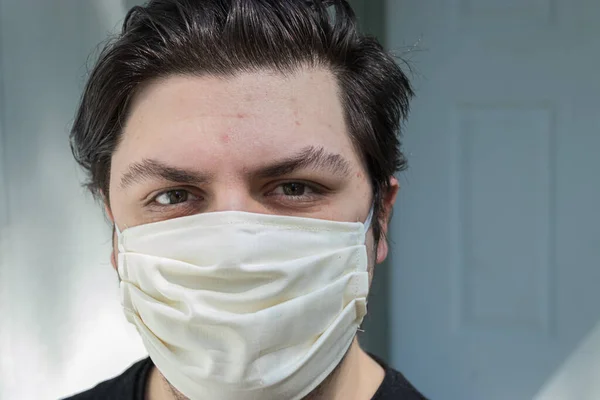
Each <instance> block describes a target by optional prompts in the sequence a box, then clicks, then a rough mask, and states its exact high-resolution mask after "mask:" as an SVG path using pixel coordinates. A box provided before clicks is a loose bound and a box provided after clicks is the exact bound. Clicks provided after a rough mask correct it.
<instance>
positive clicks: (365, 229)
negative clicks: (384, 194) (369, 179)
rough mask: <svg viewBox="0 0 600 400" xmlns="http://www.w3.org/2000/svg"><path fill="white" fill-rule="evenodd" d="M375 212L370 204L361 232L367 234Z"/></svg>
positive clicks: (358, 329)
mask: <svg viewBox="0 0 600 400" xmlns="http://www.w3.org/2000/svg"><path fill="white" fill-rule="evenodd" d="M374 214H375V204H372V205H371V209H370V210H369V215H367V219H366V220H365V222H364V223H363V234H365V235H366V234H367V232H368V231H369V229H370V228H371V224H372V223H373V216H374ZM356 330H357V331H358V332H364V331H365V330H364V329H361V327H360V326H359V327H358V328H356Z"/></svg>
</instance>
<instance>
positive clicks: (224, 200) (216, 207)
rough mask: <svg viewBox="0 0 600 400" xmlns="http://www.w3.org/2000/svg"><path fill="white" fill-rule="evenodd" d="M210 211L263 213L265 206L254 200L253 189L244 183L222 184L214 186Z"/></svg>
mask: <svg viewBox="0 0 600 400" xmlns="http://www.w3.org/2000/svg"><path fill="white" fill-rule="evenodd" d="M212 197H213V199H212V201H211V204H210V206H209V210H208V211H212V212H216V211H245V212H261V210H263V209H264V206H263V205H262V204H261V203H260V201H258V200H257V199H255V198H254V196H253V195H252V191H251V188H250V187H249V186H248V185H247V184H246V183H244V182H242V181H237V180H236V181H234V182H231V181H230V182H221V183H219V184H216V185H215V186H214V192H213V196H212Z"/></svg>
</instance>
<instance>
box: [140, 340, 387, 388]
mask: <svg viewBox="0 0 600 400" xmlns="http://www.w3.org/2000/svg"><path fill="white" fill-rule="evenodd" d="M333 373H334V374H335V376H332V378H333V379H332V380H331V381H330V382H327V385H326V386H325V387H323V388H322V389H323V390H322V391H320V390H317V391H315V392H313V393H311V394H309V395H308V396H307V397H306V398H305V399H304V400H325V399H327V400H371V398H373V396H374V395H375V392H376V391H377V389H378V388H379V386H380V385H381V382H382V381H383V377H384V374H385V373H384V370H383V368H381V366H380V365H379V364H377V362H375V360H373V359H372V358H371V357H370V356H369V355H368V354H367V353H366V352H365V351H364V350H363V349H361V348H360V345H359V344H358V340H357V339H356V338H355V339H354V342H352V345H351V346H350V349H348V353H347V354H346V356H345V357H344V359H343V361H342V363H341V364H340V365H339V366H338V368H336V369H335V370H334V372H333ZM185 399H186V397H185V396H183V395H181V394H179V393H178V392H176V391H174V390H173V388H172V387H171V386H170V385H169V384H168V382H167V380H166V379H165V378H164V377H163V376H162V374H161V373H160V372H159V371H158V369H157V368H156V367H153V368H152V371H151V372H150V376H149V378H148V383H147V387H146V400H185Z"/></svg>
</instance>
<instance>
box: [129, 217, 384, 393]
mask: <svg viewBox="0 0 600 400" xmlns="http://www.w3.org/2000/svg"><path fill="white" fill-rule="evenodd" d="M371 215H372V212H371V214H369V218H368V220H367V222H365V224H362V223H360V222H356V223H352V222H333V221H326V220H318V219H312V218H298V217H287V216H274V215H264V214H253V213H246V212H237V211H226V212H216V213H206V214H198V215H193V216H189V217H183V218H176V219H172V220H167V221H162V222H156V223H151V224H147V225H140V226H137V227H133V228H130V229H126V230H125V231H123V233H119V245H118V247H119V257H118V264H119V268H118V272H119V276H120V278H121V284H120V285H121V301H122V304H123V308H124V310H125V314H126V316H127V319H128V320H129V321H130V322H131V323H133V324H134V325H135V326H136V327H137V330H138V332H139V333H140V335H141V337H142V339H143V342H144V345H145V347H146V349H147V350H148V353H149V355H150V357H151V358H152V361H153V362H154V364H155V365H156V366H157V368H158V369H159V370H160V371H161V373H162V374H163V375H164V376H165V378H166V379H167V380H168V381H169V382H170V383H171V384H172V385H173V386H174V387H175V388H176V389H178V390H179V391H180V392H181V393H183V394H184V395H186V396H187V397H189V398H190V399H192V400H204V399H210V400H225V399H228V400H230V399H235V400H295V399H300V398H302V397H304V396H306V395H307V394H308V393H310V392H311V391H312V390H313V389H315V388H316V387H317V386H318V385H319V384H320V383H321V382H322V381H323V380H324V379H325V378H326V377H327V376H328V375H329V374H330V373H331V372H332V371H333V369H334V368H335V367H336V366H337V365H338V364H339V362H340V361H341V359H342V357H343V356H344V354H345V353H346V351H347V350H348V348H349V346H350V344H351V343H352V341H353V339H354V336H355V334H356V330H357V328H358V327H359V326H360V324H361V322H362V319H363V317H364V316H365V314H366V304H367V294H368V291H369V277H368V272H367V264H368V262H367V251H366V246H365V237H366V231H367V229H368V227H369V225H370V220H371Z"/></svg>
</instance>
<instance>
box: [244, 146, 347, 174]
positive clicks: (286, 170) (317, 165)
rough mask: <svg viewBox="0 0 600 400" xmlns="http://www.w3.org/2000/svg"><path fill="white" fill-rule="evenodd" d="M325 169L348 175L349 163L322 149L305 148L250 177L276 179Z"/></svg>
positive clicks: (338, 155)
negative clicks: (296, 173) (311, 170)
mask: <svg viewBox="0 0 600 400" xmlns="http://www.w3.org/2000/svg"><path fill="white" fill-rule="evenodd" d="M308 168H310V169H315V170H318V169H325V170H329V171H330V172H331V173H333V174H335V175H340V176H347V175H349V174H350V170H351V168H350V163H349V162H348V161H347V160H346V159H345V158H344V157H342V156H341V155H340V154H335V153H329V152H327V151H325V149H324V148H322V147H315V146H307V147H305V148H303V149H302V150H301V151H300V152H298V153H297V154H295V155H293V156H291V157H287V158H285V159H283V160H280V161H276V162H275V163H274V164H271V165H268V166H266V167H262V168H260V169H259V170H258V171H257V172H254V173H253V174H252V175H256V176H258V177H260V178H277V177H281V176H284V175H289V174H291V173H292V172H295V171H298V170H301V169H308Z"/></svg>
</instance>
